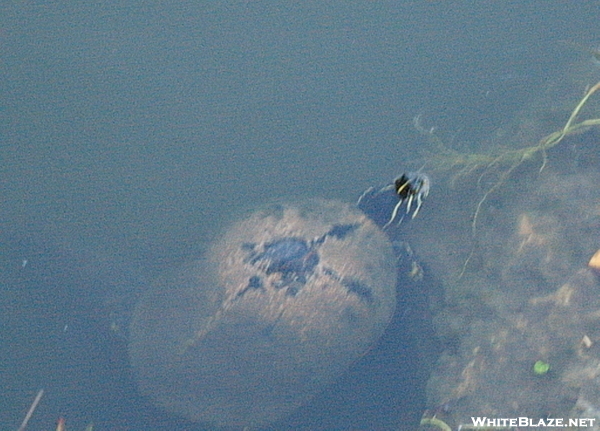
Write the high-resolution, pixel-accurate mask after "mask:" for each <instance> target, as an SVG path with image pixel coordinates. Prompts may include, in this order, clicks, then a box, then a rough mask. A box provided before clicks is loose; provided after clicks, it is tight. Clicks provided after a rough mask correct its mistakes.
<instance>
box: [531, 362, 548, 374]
mask: <svg viewBox="0 0 600 431" xmlns="http://www.w3.org/2000/svg"><path fill="white" fill-rule="evenodd" d="M548 371H550V364H549V363H548V362H544V361H536V362H535V364H533V374H535V375H536V376H543V375H545V374H547V373H548Z"/></svg>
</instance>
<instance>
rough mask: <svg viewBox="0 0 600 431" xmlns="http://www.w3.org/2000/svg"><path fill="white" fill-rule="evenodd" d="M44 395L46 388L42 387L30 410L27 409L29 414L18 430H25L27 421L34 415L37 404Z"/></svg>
mask: <svg viewBox="0 0 600 431" xmlns="http://www.w3.org/2000/svg"><path fill="white" fill-rule="evenodd" d="M42 395H44V390H43V389H40V390H39V392H38V393H37V395H36V396H35V399H34V400H33V403H31V407H29V410H28V411H27V414H26V415H25V419H23V423H21V426H20V427H19V429H18V430H17V431H25V427H26V426H27V422H29V419H31V416H33V412H34V411H35V408H36V407H37V405H38V404H39V403H40V400H41V399H42Z"/></svg>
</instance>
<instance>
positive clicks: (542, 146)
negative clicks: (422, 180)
mask: <svg viewBox="0 0 600 431" xmlns="http://www.w3.org/2000/svg"><path fill="white" fill-rule="evenodd" d="M599 89H600V82H598V83H596V84H595V85H594V86H592V87H590V88H589V89H587V91H586V92H585V94H584V96H583V98H582V99H581V100H580V101H579V103H577V105H576V106H575V108H574V109H573V111H572V112H571V115H570V116H569V118H568V120H567V122H566V123H565V125H564V126H563V127H562V128H561V129H559V130H557V131H555V132H553V133H551V134H549V135H547V136H545V137H544V138H542V139H541V140H540V141H538V143H537V144H535V145H532V146H528V147H523V148H508V147H496V148H493V149H492V150H490V151H489V152H487V153H465V152H460V151H458V150H455V149H453V148H449V147H448V146H447V145H445V144H444V142H443V141H442V139H440V137H439V136H438V135H436V134H435V129H433V128H432V129H429V130H427V129H425V128H424V127H423V126H422V125H421V123H420V121H419V117H416V118H415V121H414V124H415V128H416V129H417V130H418V131H419V132H421V133H422V134H424V135H425V136H426V137H427V140H428V142H429V144H430V147H429V148H428V149H427V154H426V156H427V164H428V165H429V166H431V168H432V169H433V170H436V171H441V172H450V173H452V175H453V176H452V182H453V183H456V182H457V181H459V180H460V179H462V178H465V177H468V176H470V175H473V174H475V173H479V179H478V181H477V184H480V183H481V180H482V178H483V177H484V176H485V175H486V174H487V173H488V172H490V171H492V170H493V169H498V170H499V172H500V173H499V174H498V178H497V180H496V181H495V182H494V184H492V185H491V186H490V187H489V188H488V189H487V190H486V191H485V192H484V193H483V194H482V195H481V197H480V199H479V201H478V202H477V204H476V205H475V209H474V212H473V217H472V222H471V231H472V236H473V238H475V236H476V234H477V224H478V221H479V216H480V214H481V210H482V208H483V205H484V203H485V202H486V201H487V199H488V197H489V196H490V195H491V194H492V193H494V192H496V191H498V190H499V189H500V188H501V187H502V186H503V185H504V184H505V183H506V181H507V180H508V179H509V178H510V176H511V174H512V173H513V172H514V171H515V170H516V169H517V168H518V167H519V166H521V165H522V164H523V163H525V162H527V161H530V160H533V159H535V158H536V157H537V158H539V159H540V161H541V164H540V168H539V171H540V172H541V171H542V170H543V169H544V167H545V166H546V165H547V162H548V157H547V151H548V150H549V149H551V148H554V147H556V146H557V145H558V144H560V143H561V142H562V140H563V139H564V138H565V137H567V136H569V135H572V134H575V133H581V132H583V131H585V130H587V129H589V128H590V127H595V126H600V118H590V119H586V120H582V121H578V120H577V118H578V116H579V114H580V113H581V110H582V109H583V107H584V106H585V105H586V103H587V102H588V100H589V98H590V97H591V96H592V95H593V94H594V93H596V92H597V91H598V90H599ZM472 255H473V250H471V253H470V254H469V257H468V258H467V260H466V262H465V264H464V266H463V269H462V271H461V273H460V275H459V277H460V276H462V275H463V274H464V272H465V270H466V267H467V265H468V263H469V260H470V259H471V257H472Z"/></svg>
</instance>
